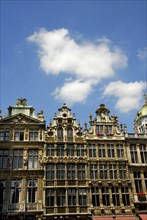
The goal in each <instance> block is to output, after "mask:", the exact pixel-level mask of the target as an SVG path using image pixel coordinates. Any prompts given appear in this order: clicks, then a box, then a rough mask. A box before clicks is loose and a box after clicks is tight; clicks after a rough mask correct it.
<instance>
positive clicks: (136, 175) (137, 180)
mask: <svg viewBox="0 0 147 220" xmlns="http://www.w3.org/2000/svg"><path fill="white" fill-rule="evenodd" d="M134 182H135V188H136V192H137V193H138V192H142V179H141V175H140V172H134Z"/></svg>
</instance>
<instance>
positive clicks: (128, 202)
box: [0, 96, 147, 220]
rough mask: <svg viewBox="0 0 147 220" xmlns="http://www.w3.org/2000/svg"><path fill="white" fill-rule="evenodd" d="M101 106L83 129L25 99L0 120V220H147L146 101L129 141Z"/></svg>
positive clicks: (64, 110) (64, 114) (63, 113)
mask: <svg viewBox="0 0 147 220" xmlns="http://www.w3.org/2000/svg"><path fill="white" fill-rule="evenodd" d="M109 113H110V111H109V109H108V108H107V107H106V106H105V105H104V104H101V105H100V106H99V107H98V108H97V109H96V111H95V116H94V117H93V116H92V115H91V114H90V116H89V123H90V126H87V124H86V123H85V124H84V129H82V127H81V125H80V123H79V122H77V120H76V117H75V114H72V113H71V109H70V108H68V107H67V106H66V104H64V105H63V106H62V107H61V108H60V109H58V113H57V114H56V113H55V114H54V118H53V120H52V121H50V123H49V124H48V125H47V126H46V122H45V119H44V116H43V111H40V112H39V113H38V114H37V116H36V115H35V114H34V108H33V107H32V106H28V104H27V100H26V99H23V98H20V99H18V102H17V104H16V105H15V106H10V107H9V108H8V115H7V116H5V117H4V116H2V115H0V219H2V220H7V219H11V220H16V219H20V220H65V219H66V220H69V219H70V220H90V219H91V220H92V219H93V220H111V219H116V220H122V219H124V220H125V219H126V220H135V219H138V220H141V219H142V220H146V219H147V211H146V210H147V99H146V96H145V103H144V105H143V106H142V108H141V109H140V111H139V112H138V113H137V115H136V117H135V120H134V133H131V134H130V133H128V131H127V128H126V126H125V125H123V124H120V123H119V120H118V117H117V116H116V115H110V114H109Z"/></svg>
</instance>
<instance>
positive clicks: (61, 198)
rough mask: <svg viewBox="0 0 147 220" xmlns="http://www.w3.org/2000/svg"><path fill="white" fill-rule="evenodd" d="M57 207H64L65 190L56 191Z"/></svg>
mask: <svg viewBox="0 0 147 220" xmlns="http://www.w3.org/2000/svg"><path fill="white" fill-rule="evenodd" d="M57 206H65V189H62V188H61V189H57Z"/></svg>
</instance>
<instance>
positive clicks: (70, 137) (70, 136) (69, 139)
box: [67, 128, 73, 141]
mask: <svg viewBox="0 0 147 220" xmlns="http://www.w3.org/2000/svg"><path fill="white" fill-rule="evenodd" d="M67 140H68V141H72V140H73V130H72V128H67Z"/></svg>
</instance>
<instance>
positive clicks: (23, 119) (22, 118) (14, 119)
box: [1, 113, 43, 124]
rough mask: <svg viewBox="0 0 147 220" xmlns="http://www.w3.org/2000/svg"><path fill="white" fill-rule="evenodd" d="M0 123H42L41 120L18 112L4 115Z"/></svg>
mask: <svg viewBox="0 0 147 220" xmlns="http://www.w3.org/2000/svg"><path fill="white" fill-rule="evenodd" d="M1 123H8V124H34V123H35V124H40V123H41V124H42V123H43V122H42V121H40V120H39V119H37V118H33V117H30V116H27V115H25V114H22V113H19V114H16V115H13V116H10V117H9V116H8V117H5V118H3V119H2V120H1Z"/></svg>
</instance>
